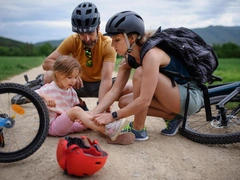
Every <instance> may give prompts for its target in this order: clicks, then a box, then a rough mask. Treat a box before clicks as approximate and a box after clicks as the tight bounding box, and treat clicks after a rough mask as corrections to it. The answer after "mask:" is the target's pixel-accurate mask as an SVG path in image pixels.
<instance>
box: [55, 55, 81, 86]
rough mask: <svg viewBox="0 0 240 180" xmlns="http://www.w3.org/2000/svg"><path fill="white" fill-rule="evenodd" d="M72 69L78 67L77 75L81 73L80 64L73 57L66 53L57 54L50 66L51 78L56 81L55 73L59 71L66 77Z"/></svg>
mask: <svg viewBox="0 0 240 180" xmlns="http://www.w3.org/2000/svg"><path fill="white" fill-rule="evenodd" d="M74 69H79V75H80V74H81V71H82V68H81V65H80V64H79V62H78V61H77V60H76V59H75V58H73V57H72V56H66V55H63V56H59V57H58V58H57V59H56V61H55V63H54V65H53V67H52V71H53V74H52V78H53V80H54V81H55V82H57V77H56V74H57V73H60V74H62V75H64V76H65V77H67V76H69V75H71V74H72V72H73V70H74Z"/></svg>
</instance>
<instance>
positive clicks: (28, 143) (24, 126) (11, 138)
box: [0, 83, 49, 163]
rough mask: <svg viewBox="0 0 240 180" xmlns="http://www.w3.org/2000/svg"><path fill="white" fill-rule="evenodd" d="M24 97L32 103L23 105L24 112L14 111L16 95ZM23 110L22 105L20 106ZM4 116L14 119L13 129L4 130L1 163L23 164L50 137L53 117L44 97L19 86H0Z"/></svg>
mask: <svg viewBox="0 0 240 180" xmlns="http://www.w3.org/2000/svg"><path fill="white" fill-rule="evenodd" d="M16 95H21V96H23V97H25V98H26V99H27V100H28V101H29V103H27V104H23V105H21V107H20V109H21V108H22V109H23V110H24V114H23V113H20V114H18V113H16V111H14V110H13V105H12V103H13V104H14V102H11V99H12V97H13V96H16ZM18 107H19V106H18ZM0 116H1V117H5V116H8V117H12V118H13V119H14V121H15V123H14V126H13V127H11V128H1V129H0V131H1V134H2V135H1V140H2V141H3V140H4V142H3V143H2V144H1V146H0V162H3V163H5V162H14V161H19V160H22V159H24V158H27V157H28V156H30V155H32V154H33V153H34V152H35V151H37V150H38V149H39V147H40V146H41V145H42V144H43V142H44V140H45V139H46V137H47V134H48V128H49V114H48V110H47V107H46V105H45V103H44V102H43V100H42V99H41V97H40V96H39V95H38V94H37V93H35V92H34V91H33V90H31V89H29V88H27V87H25V86H23V85H20V84H15V83H0Z"/></svg>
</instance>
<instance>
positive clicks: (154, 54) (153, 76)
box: [95, 48, 169, 124]
mask: <svg viewBox="0 0 240 180" xmlns="http://www.w3.org/2000/svg"><path fill="white" fill-rule="evenodd" d="M168 63H169V56H168V55H167V54H166V53H164V52H163V51H162V50H160V49H158V48H153V49H151V50H149V51H148V52H147V54H146V55H145V57H144V60H143V64H142V66H141V67H139V68H138V69H136V71H135V73H134V78H136V79H138V80H139V81H140V83H139V84H138V85H137V84H134V87H133V94H134V97H133V99H134V100H133V101H132V102H131V103H130V104H128V105H127V106H125V107H124V108H122V109H119V110H117V111H116V112H117V116H118V118H119V119H121V118H124V117H128V116H131V115H134V114H136V113H138V112H140V111H143V110H145V109H146V108H148V106H149V105H150V103H151V101H152V98H153V97H154V94H155V90H156V87H157V84H158V77H159V67H160V65H167V64H168ZM135 75H136V77H135ZM163 88H164V87H163ZM113 120H114V119H113V117H112V115H111V114H110V115H109V114H99V115H96V116H95V121H96V122H97V123H99V124H105V123H109V122H111V121H113Z"/></svg>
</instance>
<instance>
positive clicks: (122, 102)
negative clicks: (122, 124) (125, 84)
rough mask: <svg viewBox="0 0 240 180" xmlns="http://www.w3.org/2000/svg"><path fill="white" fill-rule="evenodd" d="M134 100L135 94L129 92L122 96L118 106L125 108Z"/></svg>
mask: <svg viewBox="0 0 240 180" xmlns="http://www.w3.org/2000/svg"><path fill="white" fill-rule="evenodd" d="M132 101H133V94H132V93H129V94H127V95H124V96H122V97H121V98H120V99H119V101H118V106H119V108H120V109H122V108H124V107H125V106H127V105H128V104H130V103H131V102H132Z"/></svg>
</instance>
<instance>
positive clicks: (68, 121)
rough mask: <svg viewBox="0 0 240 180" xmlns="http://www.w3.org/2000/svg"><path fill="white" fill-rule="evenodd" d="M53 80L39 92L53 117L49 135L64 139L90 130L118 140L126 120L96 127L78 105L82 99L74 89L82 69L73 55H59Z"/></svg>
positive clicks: (54, 66) (54, 68)
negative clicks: (87, 129)
mask: <svg viewBox="0 0 240 180" xmlns="http://www.w3.org/2000/svg"><path fill="white" fill-rule="evenodd" d="M52 70H53V81H52V82H51V83H50V84H45V85H44V86H42V87H41V88H40V89H38V90H36V92H37V93H38V94H39V95H40V96H41V98H42V99H43V100H44V101H45V102H46V105H47V107H48V110H49V116H50V127H49V132H48V133H49V135H51V136H65V135H67V134H69V133H74V132H80V131H82V130H85V129H86V128H87V127H88V128H91V129H93V130H97V131H99V132H100V133H102V134H105V135H107V136H109V137H110V139H111V140H112V141H114V140H116V138H117V136H118V135H119V134H120V132H121V130H122V129H123V127H124V125H125V119H122V120H118V121H114V122H112V123H109V124H106V125H96V124H95V123H94V122H93V121H92V118H93V117H92V116H91V115H90V114H89V113H87V112H85V111H84V110H83V109H82V108H80V107H79V106H77V105H78V104H79V98H78V96H77V94H76V92H75V90H74V89H73V86H74V84H75V83H76V80H77V78H78V77H79V75H80V73H81V66H80V64H79V63H78V61H77V60H76V59H74V58H73V57H71V56H60V57H59V58H58V59H57V60H56V61H55V63H54V65H53V68H52Z"/></svg>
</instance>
